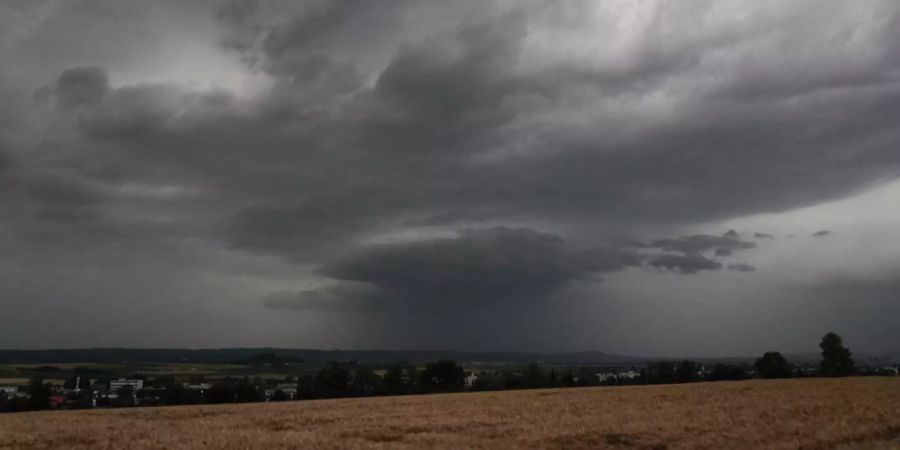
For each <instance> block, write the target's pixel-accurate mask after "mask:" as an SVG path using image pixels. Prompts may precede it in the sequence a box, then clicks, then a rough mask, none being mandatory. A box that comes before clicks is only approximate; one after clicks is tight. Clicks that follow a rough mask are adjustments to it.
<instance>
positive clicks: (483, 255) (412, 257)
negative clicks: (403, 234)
mask: <svg viewBox="0 0 900 450" xmlns="http://www.w3.org/2000/svg"><path fill="white" fill-rule="evenodd" d="M639 264H640V260H639V258H638V257H637V255H635V254H633V253H629V252H626V251H622V250H617V249H606V248H603V249H601V248H596V249H590V250H587V251H584V250H577V249H572V248H569V246H567V244H566V243H565V241H563V240H562V239H561V238H560V237H558V236H555V235H552V234H548V233H543V232H539V231H535V230H531V229H525V228H491V229H483V230H466V231H462V232H460V234H459V236H457V237H453V238H438V239H431V240H422V241H414V242H409V243H398V244H380V245H375V246H372V247H369V248H364V249H361V250H359V251H357V252H356V253H354V254H351V255H349V256H346V257H344V258H342V259H340V260H339V261H337V262H335V263H334V264H331V265H328V266H326V267H324V268H323V269H322V270H321V271H320V273H321V274H322V275H325V276H327V277H329V278H333V279H336V280H343V281H355V282H364V283H370V284H372V285H374V286H377V287H379V288H381V289H384V290H386V291H394V292H399V293H402V294H404V295H408V296H412V297H419V298H420V300H421V301H428V299H430V298H435V299H450V300H455V301H461V302H468V301H474V302H479V301H486V300H491V299H496V300H503V299H508V298H541V297H545V296H547V295H549V294H551V293H553V292H555V291H558V290H559V289H561V288H562V287H563V286H565V285H566V284H567V283H569V282H571V281H574V280H580V279H588V278H590V277H591V276H593V275H594V274H597V273H603V272H613V271H618V270H622V269H624V268H625V267H628V266H637V265H639Z"/></svg>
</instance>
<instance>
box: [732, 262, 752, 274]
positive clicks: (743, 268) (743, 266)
mask: <svg viewBox="0 0 900 450" xmlns="http://www.w3.org/2000/svg"><path fill="white" fill-rule="evenodd" d="M728 270H736V271H738V272H755V271H756V267H755V266H753V265H751V264H747V263H736V264H729V265H728Z"/></svg>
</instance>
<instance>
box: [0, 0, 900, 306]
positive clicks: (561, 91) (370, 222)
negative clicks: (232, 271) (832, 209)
mask: <svg viewBox="0 0 900 450" xmlns="http://www.w3.org/2000/svg"><path fill="white" fill-rule="evenodd" d="M610 5H613V6H610V7H607V6H608V5H607V4H606V2H602V3H597V2H593V1H575V2H566V3H565V4H561V3H557V2H549V1H548V2H542V1H525V2H514V3H509V2H493V1H471V2H411V1H410V2H407V1H402V2H391V3H390V4H382V3H375V2H372V3H359V2H350V1H312V2H280V3H279V2H252V1H247V2H242V1H239V2H230V3H228V4H227V6H225V7H221V4H218V3H216V2H199V1H198V2H174V1H171V2H161V3H160V2H149V3H146V2H140V3H138V2H134V3H131V2H112V1H96V2H92V3H91V5H90V7H89V8H88V7H85V8H79V7H75V6H71V5H65V4H59V3H41V2H22V3H16V4H15V5H12V6H7V5H4V6H0V12H3V14H0V37H3V41H4V45H2V46H0V58H2V60H3V61H4V62H5V63H6V62H7V61H8V63H7V64H4V65H3V67H2V68H0V100H2V102H3V104H4V105H5V106H6V108H3V111H0V117H2V118H3V119H4V120H2V121H0V189H3V191H0V208H2V213H3V214H2V219H0V220H2V223H0V255H5V254H12V255H13V258H25V257H28V258H34V259H40V258H45V259H46V261H48V262H50V261H53V262H54V263H59V264H65V262H66V261H67V260H69V259H71V258H74V257H73V256H72V255H73V254H74V253H76V252H71V251H70V250H72V249H81V250H83V249H95V248H103V249H105V251H109V252H111V253H112V254H113V255H112V256H111V257H114V256H115V255H114V253H115V252H117V251H120V252H123V253H125V252H131V251H133V250H134V249H135V248H139V249H142V251H147V249H151V248H154V247H157V246H161V247H163V248H183V249H191V250H193V249H195V248H204V249H206V250H203V251H206V252H209V253H204V254H202V255H201V254H190V252H189V251H187V250H185V251H184V252H179V253H177V254H178V257H177V258H176V257H172V258H171V260H170V261H169V263H170V265H171V266H172V267H181V266H190V267H191V268H192V269H191V270H189V271H187V273H189V274H192V275H197V273H196V272H203V271H205V270H210V271H216V270H217V269H218V265H217V264H218V263H217V257H218V253H216V252H218V251H222V252H224V251H232V252H235V253H237V254H240V255H242V257H245V258H248V259H250V258H265V257H267V256H270V255H275V256H277V257H279V258H281V260H279V261H280V263H284V264H285V267H291V268H298V269H305V268H309V267H320V266H323V265H324V266H325V268H324V269H323V270H322V271H321V272H320V273H318V274H313V275H298V276H302V277H305V279H304V280H302V281H303V282H304V283H306V282H312V283H319V282H323V283H326V284H327V283H333V284H334V285H336V286H337V287H332V286H330V285H326V286H325V287H322V288H319V289H313V290H310V291H305V292H302V293H295V294H290V293H287V294H285V293H281V294H277V295H273V296H270V297H267V299H266V301H265V304H266V305H267V306H270V307H294V306H291V305H297V304H304V305H307V306H315V307H316V308H315V309H322V308H319V307H320V306H324V305H326V304H328V305H330V304H331V303H330V302H331V301H332V300H334V299H337V298H342V299H349V300H345V301H346V302H347V303H346V304H347V305H353V304H359V303H360V302H365V301H368V300H367V299H372V298H377V299H387V298H399V299H401V300H400V303H401V304H408V303H409V302H412V301H419V300H421V298H422V297H425V296H426V294H433V295H435V296H437V297H438V298H439V299H440V298H441V297H442V296H443V298H449V297H450V296H454V297H459V298H466V299H473V300H475V301H477V300H479V299H484V298H486V297H489V296H490V297H504V298H508V297H533V298H541V299H544V298H549V297H552V296H553V295H556V294H557V293H559V292H561V291H563V290H564V289H565V288H567V287H568V286H570V285H572V284H577V283H578V282H579V281H581V280H584V279H589V278H591V277H593V276H595V275H596V274H602V273H607V272H613V271H616V270H621V269H622V268H624V267H631V266H636V265H644V266H649V267H651V268H658V269H662V270H672V271H675V272H683V273H694V272H697V271H700V270H715V269H718V268H720V267H721V266H722V263H721V262H719V261H716V260H715V259H713V257H726V256H729V255H732V254H735V253H737V252H738V251H743V250H747V249H751V248H753V247H754V246H755V244H754V243H753V242H747V241H745V240H743V239H742V238H741V236H739V235H737V234H733V235H732V234H728V235H725V236H711V235H692V236H686V237H682V238H676V239H659V240H657V241H652V242H650V243H649V244H646V245H643V244H641V245H637V246H635V247H631V248H630V249H627V248H625V247H624V246H618V245H616V246H613V247H602V246H601V245H600V244H601V243H605V242H613V241H615V239H616V238H620V237H621V238H623V239H624V240H628V239H632V238H635V239H642V240H644V241H645V242H646V241H647V236H671V235H676V236H677V235H680V234H681V233H684V231H678V232H677V233H679V234H675V233H676V232H675V231H672V230H685V229H690V228H691V227H692V226H694V225H698V224H704V223H708V222H712V221H718V220H726V219H731V218H736V217H740V216H743V215H748V214H755V213H775V212H779V211H785V210H789V209H795V208H799V207H804V206H809V205H813V204H819V203H822V202H825V201H828V200H832V199H837V198H842V197H846V196H848V195H850V194H853V193H857V192H859V191H861V190H864V189H867V188H869V187H871V186H872V185H873V184H874V183H876V182H877V181H881V180H891V179H895V178H897V177H898V175H900V153H898V152H897V151H896V146H897V142H898V141H900V134H898V133H900V131H898V128H897V126H896V117H897V114H898V112H900V77H898V76H897V74H898V73H900V52H898V51H897V46H896V42H898V40H900V6H898V4H897V3H896V2H892V1H879V0H873V1H871V2H863V3H858V2H852V3H851V2H840V1H829V2H825V3H820V2H807V1H798V2H784V3H772V4H768V5H763V6H759V7H757V6H756V3H752V4H746V5H743V4H742V5H733V4H726V3H725V2H716V1H709V2H700V3H696V2H691V3H688V2H683V3H673V2H659V3H658V4H654V3H647V4H646V5H644V6H640V7H638V6H630V7H627V8H626V7H621V8H620V7H619V6H616V5H615V4H613V3H610ZM32 8H33V9H32ZM216 8H220V9H218V10H217V9H216ZM6 12H9V14H5V13H6ZM216 14H218V15H217V16H216ZM8 17H13V18H14V19H8ZM214 17H217V20H218V22H212V21H213V20H215V19H213V18H214ZM203 18H206V19H207V20H208V22H202V20H201V19H203ZM736 18H742V19H740V20H737V19H736ZM19 24H22V25H19ZM204 24H205V25H204ZM7 43H8V44H7ZM110 43H115V45H111V44H110ZM216 45H222V47H219V48H217V47H215V46H216ZM217 58H230V59H229V61H231V62H234V60H240V61H241V62H242V63H243V64H244V65H243V66H237V65H236V66H234V67H231V66H228V67H230V68H225V69H223V68H222V67H224V66H222V65H216V64H213V63H214V62H215V61H216V60H217ZM193 63H196V64H197V65H196V66H191V65H190V64H193ZM207 64H208V66H209V70H207ZM184 65H187V66H188V67H189V68H190V70H185V69H183V67H181V66H184ZM235 67H237V68H235ZM195 68H200V69H198V70H194V69H195ZM239 68H242V69H245V72H246V73H245V72H241V73H240V74H239V75H241V76H246V79H247V80H250V81H247V82H246V84H247V85H249V86H250V87H249V88H244V87H243V82H237V83H236V82H233V81H229V80H230V78H229V77H231V76H233V75H235V74H234V73H231V72H235V71H238V69H239ZM229 70H230V71H231V72H229ZM185 72H189V73H190V76H189V77H188V79H191V80H192V81H197V79H200V81H208V83H200V84H199V85H198V84H195V83H193V82H190V81H187V80H183V79H181V78H183V77H185V75H184V74H185ZM257 78H258V79H259V80H261V81H259V82H258V83H256V81H254V80H257ZM220 82H221V83H220ZM238 86H242V87H238ZM32 93H34V94H35V95H34V97H35V100H36V103H37V104H32V103H30V102H31V100H32V98H31V97H32V96H31V94H32ZM47 100H52V101H47ZM496 225H508V226H509V228H491V227H494V226H496ZM821 226H830V225H826V224H824V223H823V224H822V225H821ZM523 227H533V228H540V229H546V230H554V233H556V234H553V235H551V234H546V233H540V232H537V231H533V230H528V229H525V228H523ZM465 228H472V229H475V230H480V231H471V232H464V233H462V234H460V235H459V236H457V237H452V238H431V237H428V236H434V235H435V233H445V232H446V231H447V230H457V229H465ZM688 232H691V231H688ZM405 234H412V235H416V236H426V237H424V238H421V239H420V240H417V241H414V242H411V243H401V244H379V245H376V246H370V245H365V244H363V243H364V242H372V241H379V240H380V238H382V237H384V236H394V235H405ZM841 234H843V233H841ZM767 237H768V236H767V235H764V234H762V233H757V234H756V235H755V238H756V239H763V238H767ZM185 243H189V244H192V245H182V244H185ZM200 243H202V245H201V244H200ZM773 244H774V243H773ZM168 246H171V247H168ZM209 248H215V250H209ZM225 249H230V250H225ZM7 250H8V251H7ZM13 250H14V251H15V253H11V252H13ZM197 251H198V252H202V251H201V250H197ZM656 251H659V252H660V253H661V254H656V253H653V254H652V255H648V254H647V253H651V252H656ZM633 252H643V253H641V254H640V255H636V254H635V253H633ZM338 254H347V256H346V257H345V258H344V259H340V260H335V255H338ZM79 258H81V257H79ZM88 259H89V258H88ZM113 259H114V258H113ZM176 259H177V260H176ZM285 261H286V262H285ZM79 263H84V261H82V260H79ZM146 264H149V263H146ZM85 265H86V266H89V265H90V264H87V263H85ZM29 267H42V264H40V262H39V261H36V262H35V263H34V264H33V265H31V266H29ZM134 270H135V271H136V272H139V271H140V270H141V268H140V267H135V269H134ZM286 270H287V269H286ZM298 272H299V270H298ZM650 272H652V271H650ZM33 275H34V277H36V278H37V277H39V275H40V274H33ZM644 276H647V277H653V276H654V274H652V273H648V274H645V275H644ZM187 277H188V278H190V280H188V281H186V282H185V283H186V284H191V283H194V282H197V283H200V281H197V280H195V279H193V278H191V276H187ZM197 278H198V279H200V278H202V277H201V276H200V275H197ZM288 278H289V277H288ZM306 278H308V279H306ZM657 278H668V277H657ZM282 281H284V280H282ZM76 284H77V283H76ZM360 284H361V285H364V286H366V287H365V288H358V287H353V288H351V287H349V286H350V285H354V286H356V285H360ZM9 286H13V285H12V284H8V285H7V286H5V287H4V289H8V290H10V291H14V290H15V287H9ZM267 286H268V285H267ZM0 287H3V286H0ZM435 292H437V293H435ZM0 294H3V295H0V297H3V298H11V297H9V296H7V295H6V294H7V293H6V292H3V291H0ZM16 298H21V297H20V296H17V297H16ZM256 298H258V296H257V297H256ZM413 299H415V300H413ZM385 302H388V303H390V302H389V301H388V300H385ZM404 302H406V303H404ZM443 303H445V304H446V303H449V302H446V301H445V302H443ZM255 304H256V305H257V306H258V303H255ZM342 304H343V303H342ZM347 307H348V308H349V307H350V306H347ZM304 308H305V307H304ZM301 309H303V308H301ZM497 317H500V315H498V316H497Z"/></svg>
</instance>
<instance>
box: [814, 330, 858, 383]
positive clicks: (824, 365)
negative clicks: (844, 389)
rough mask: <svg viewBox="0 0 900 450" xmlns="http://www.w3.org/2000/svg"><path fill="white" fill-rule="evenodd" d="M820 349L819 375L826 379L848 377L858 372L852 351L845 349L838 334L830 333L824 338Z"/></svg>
mask: <svg viewBox="0 0 900 450" xmlns="http://www.w3.org/2000/svg"><path fill="white" fill-rule="evenodd" d="M819 348H821V349H822V362H820V363H819V374H821V375H824V376H826V377H846V376H847V375H851V374H853V373H854V372H856V365H854V364H853V358H851V357H850V350H849V349H848V348H846V347H844V340H843V339H841V337H840V336H838V335H837V334H835V333H828V334H826V335H825V336H824V337H822V342H821V343H820V344H819Z"/></svg>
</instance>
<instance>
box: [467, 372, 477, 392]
mask: <svg viewBox="0 0 900 450" xmlns="http://www.w3.org/2000/svg"><path fill="white" fill-rule="evenodd" d="M476 381H478V375H475V372H470V373H468V374H466V378H465V386H466V389H472V386H473V385H474V384H475V382H476Z"/></svg>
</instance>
